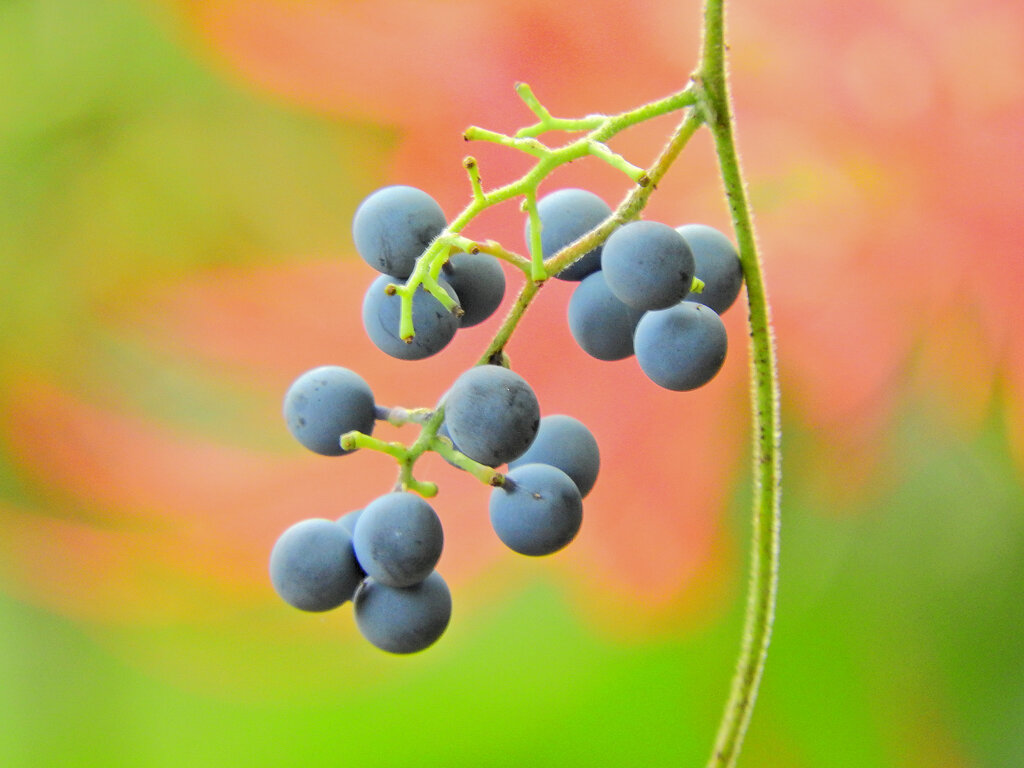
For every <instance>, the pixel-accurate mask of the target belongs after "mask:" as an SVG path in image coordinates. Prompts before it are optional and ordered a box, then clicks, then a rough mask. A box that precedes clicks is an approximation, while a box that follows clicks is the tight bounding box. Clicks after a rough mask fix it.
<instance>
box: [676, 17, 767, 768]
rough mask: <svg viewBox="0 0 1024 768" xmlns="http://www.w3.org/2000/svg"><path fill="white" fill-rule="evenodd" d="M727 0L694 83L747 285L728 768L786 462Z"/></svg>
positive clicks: (718, 741)
mask: <svg viewBox="0 0 1024 768" xmlns="http://www.w3.org/2000/svg"><path fill="white" fill-rule="evenodd" d="M723 5H724V0H706V4H705V8H704V45H703V53H702V58H701V64H700V67H699V69H698V70H697V72H696V73H695V75H694V81H695V82H696V83H697V84H698V90H699V91H700V93H701V101H700V104H701V109H702V110H703V112H704V113H705V114H704V118H705V120H706V122H707V124H708V127H709V128H710V129H711V133H712V135H713V137H714V142H715V151H716V153H717V155H718V163H719V168H720V170H721V174H722V183H723V185H724V187H725V195H726V199H727V200H728V205H729V212H730V215H731V216H732V223H733V229H734V231H735V233H736V239H737V243H738V245H739V254H740V262H741V263H742V265H743V276H744V280H745V281H746V286H747V303H748V307H749V316H748V323H749V329H750V346H751V363H750V370H751V417H752V423H753V424H752V425H753V441H754V450H753V475H754V494H753V509H752V546H751V554H750V558H751V559H750V582H749V592H748V596H747V608H746V616H745V618H744V627H743V641H742V645H741V647H740V654H739V658H738V659H737V663H736V672H735V675H734V677H733V682H732V690H731V693H730V695H729V699H728V701H727V703H726V706H725V712H724V713H723V716H722V720H721V722H720V724H719V728H718V734H717V736H716V738H715V745H714V749H713V750H712V753H711V758H710V759H709V761H708V768H729V767H730V766H733V765H735V764H736V759H737V757H738V756H739V753H740V748H741V746H742V744H743V737H744V735H745V734H746V730H747V725H748V724H749V722H750V716H751V714H752V712H753V709H754V701H755V700H756V698H757V691H758V687H759V685H760V682H761V676H762V673H763V671H764V663H765V658H766V655H767V653H768V644H769V642H770V640H771V632H772V623H773V620H774V617H775V600H776V593H777V590H778V571H779V518H780V502H781V460H782V454H781V435H782V433H781V423H780V418H779V383H778V371H777V364H776V360H775V347H774V340H773V338H772V330H771V317H770V312H769V305H768V296H767V293H766V291H765V284H764V275H763V273H762V269H761V261H760V257H759V256H758V253H757V243H756V238H755V235H754V225H753V219H752V216H751V213H750V206H749V204H748V202H747V193H746V186H745V184H744V182H743V174H742V172H741V170H740V162H739V155H738V153H737V151H736V143H735V141H734V139H733V129H732V116H731V111H730V104H729V90H728V83H727V79H726V69H725V30H724V18H723V16H724V8H723Z"/></svg>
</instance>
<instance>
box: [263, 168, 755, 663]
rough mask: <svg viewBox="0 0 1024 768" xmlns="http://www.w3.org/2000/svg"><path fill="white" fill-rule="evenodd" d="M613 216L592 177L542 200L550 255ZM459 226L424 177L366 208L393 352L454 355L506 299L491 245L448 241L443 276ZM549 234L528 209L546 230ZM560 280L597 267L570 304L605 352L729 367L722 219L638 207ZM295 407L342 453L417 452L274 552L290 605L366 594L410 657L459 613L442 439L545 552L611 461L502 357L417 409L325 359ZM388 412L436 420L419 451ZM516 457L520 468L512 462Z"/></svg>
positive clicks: (367, 624)
mask: <svg viewBox="0 0 1024 768" xmlns="http://www.w3.org/2000/svg"><path fill="white" fill-rule="evenodd" d="M610 215H611V209H610V208H609V207H608V206H607V205H606V204H605V203H604V202H603V201H602V200H601V199H600V198H598V197H597V196H596V195H593V194H592V193H590V192H586V191H584V190H579V189H563V190H560V191H558V192H555V193H553V194H550V195H548V196H546V197H544V198H542V199H541V200H540V201H538V204H537V218H538V219H539V223H540V226H541V229H540V242H541V247H542V250H543V255H544V257H548V256H551V255H553V254H554V253H556V252H558V251H560V250H561V249H562V248H564V247H565V246H567V245H569V244H571V243H572V242H574V241H576V240H577V239H579V238H580V237H581V236H583V235H585V234H586V233H587V232H589V231H590V230H592V229H594V228H595V227H597V226H598V225H600V224H601V223H602V222H603V221H604V220H605V219H606V218H607V217H608V216H610ZM445 226H446V224H445V218H444V214H443V213H442V211H441V208H440V206H438V205H437V203H436V202H434V200H433V199H432V198H431V197H430V196H429V195H427V194H426V193H425V192H422V191H420V190H418V189H414V188H412V187H403V186H393V187H385V188H384V189H381V190H378V191H377V192H375V193H373V194H372V195H370V196H369V197H368V198H367V199H366V200H365V201H364V202H363V203H362V205H360V207H359V209H358V210H357V212H356V215H355V218H354V221H353V235H354V239H355V242H356V247H357V249H358V251H359V253H360V255H361V256H362V257H363V259H364V260H365V261H366V262H367V263H368V264H370V265H371V266H373V267H374V268H376V269H377V270H378V271H381V272H382V274H381V275H380V277H378V278H377V279H376V280H374V282H373V283H372V284H371V286H370V289H369V290H368V291H367V293H366V296H365V299H364V302H363V324H364V327H365V329H366V332H367V335H368V336H369V337H370V338H371V339H372V340H373V341H374V343H375V344H376V345H377V346H378V347H379V348H380V349H381V350H382V351H384V352H386V353H387V354H389V355H392V356H394V357H397V358H400V359H403V360H418V359H421V358H424V357H428V356H430V355H433V354H436V353H437V352H439V351H440V350H441V349H443V348H444V347H445V345H447V344H448V342H449V341H450V340H451V339H452V337H453V336H454V334H455V332H456V330H457V329H458V328H459V327H465V326H468V325H475V324H477V323H480V322H482V321H484V320H485V319H487V317H489V316H490V315H491V314H492V313H493V312H494V311H495V309H496V308H497V307H498V305H499V304H500V303H501V301H502V298H503V296H504V291H505V278H504V273H503V271H502V269H501V267H500V265H498V263H497V261H496V260H495V259H494V258H493V257H491V256H488V255H485V254H482V253H475V252H454V253H442V254H441V256H440V258H439V259H437V260H436V261H435V262H434V263H432V264H429V265H427V266H428V267H429V268H428V269H427V270H426V272H425V273H424V271H423V270H422V269H419V267H418V262H417V259H419V258H420V257H421V255H422V254H424V252H431V253H437V251H429V249H430V248H431V247H432V244H434V243H436V242H439V241H438V238H439V237H440V236H441V235H442V234H443V233H444V231H445ZM534 234H535V233H534V232H532V229H531V224H530V222H529V221H528V222H527V230H526V238H527V241H528V242H529V241H530V240H531V238H532V236H533V235H534ZM449 249H450V246H449ZM437 265H439V266H437ZM418 269H419V271H417V270H418ZM414 272H415V273H416V274H417V275H420V276H421V278H420V279H419V280H418V281H416V283H415V284H416V288H415V291H414V292H412V293H411V294H409V293H406V297H407V298H406V299H405V300H406V301H407V302H408V303H407V304H406V305H405V307H403V297H402V295H401V288H402V284H403V283H405V284H406V285H409V283H406V281H408V280H409V279H410V275H413V273H414ZM424 274H425V275H426V277H424ZM695 274H696V275H697V276H698V277H699V278H700V279H701V280H702V281H703V283H704V288H703V292H702V293H700V294H693V293H691V288H692V287H693V278H694V275H695ZM556 276H557V277H559V278H562V279H567V280H575V281H579V285H578V287H577V288H576V290H575V291H574V293H573V296H572V299H571V301H570V302H569V311H568V313H569V326H570V329H571V331H572V334H573V336H574V337H575V338H576V340H577V341H578V342H579V344H580V346H581V347H582V348H583V349H584V350H585V351H586V352H588V353H589V354H591V355H593V356H594V357H597V358H599V359H601V360H617V359H622V358H624V357H628V356H629V355H631V354H634V352H635V353H636V356H637V360H638V362H639V364H640V367H641V369H642V370H643V371H644V372H645V373H646V374H647V375H648V376H649V377H650V378H651V379H652V380H654V381H655V382H656V383H657V384H659V385H661V386H663V387H667V388H669V389H674V390H685V389H693V388H694V387H697V386H700V385H702V384H704V383H706V382H707V381H708V380H710V379H711V378H712V377H713V376H714V375H715V373H717V371H718V370H719V368H720V367H721V365H722V362H723V360H724V358H725V351H726V339H725V329H724V326H723V325H722V321H721V320H720V319H719V316H718V312H721V311H724V310H725V309H727V308H728V307H729V306H730V305H731V304H732V302H733V301H734V300H735V298H736V295H737V294H738V292H739V289H740V286H741V283H742V274H741V272H740V268H739V261H738V258H737V256H736V252H735V249H734V248H733V247H732V244H731V243H730V242H729V241H728V239H727V238H726V237H725V236H724V235H722V234H721V233H719V232H717V231H716V230H713V229H711V228H710V227H704V226H701V225H687V226H685V227H680V228H679V229H673V228H671V227H669V226H668V225H665V224H660V223H657V222H650V221H633V222H630V223H628V224H625V225H624V226H622V227H620V228H619V229H617V230H616V231H615V232H614V233H613V234H612V235H611V236H610V237H609V238H608V240H607V241H606V242H605V243H604V246H603V247H598V248H595V249H594V250H593V251H591V252H590V253H588V254H586V255H584V256H583V257H581V258H580V259H578V260H577V261H575V262H574V263H573V264H571V265H570V266H569V267H567V268H566V269H564V270H563V271H562V272H561V273H559V274H558V275H556ZM429 280H433V281H434V284H433V289H434V290H435V291H438V292H440V291H443V292H444V294H446V295H447V297H448V299H449V302H448V306H446V305H445V304H443V303H442V301H440V300H439V299H438V298H437V294H436V293H435V292H432V290H428V289H426V288H425V287H424V286H425V285H427V283H428V281H429ZM406 291H408V288H406ZM410 295H411V298H408V297H409V296H410ZM403 309H404V311H406V312H407V313H408V312H409V310H410V309H411V319H412V326H413V329H414V333H413V335H412V336H411V337H409V336H407V337H406V338H402V313H403ZM460 313H461V314H460ZM406 317H407V318H408V314H407V315H406ZM284 416H285V421H286V423H287V425H288V428H289V430H290V431H291V432H292V434H293V435H294V436H295V438H296V439H297V440H298V441H299V442H300V443H302V444H303V445H304V446H305V447H307V448H309V449H310V450H311V451H314V452H316V453H320V454H323V455H326V456H342V455H347V454H349V453H351V452H352V451H353V450H355V449H356V448H358V447H371V448H377V449H379V450H383V451H385V452H388V453H391V454H392V455H394V456H395V457H396V458H397V459H398V460H399V463H400V464H401V465H402V474H401V479H400V482H399V484H398V486H397V487H396V489H395V490H394V491H392V492H390V493H386V494H384V495H383V496H380V497H378V498H377V499H375V500H374V501H372V502H371V503H370V504H368V505H367V506H366V507H364V508H362V509H359V510H356V511H353V512H350V513H348V514H346V515H343V516H342V517H341V518H339V519H338V520H335V521H332V520H328V519H321V518H315V519H310V520H303V521H301V522H299V523H296V524H295V525H293V526H292V527H291V528H289V529H288V530H286V531H285V532H284V533H283V534H282V535H281V537H280V538H279V539H278V541H277V543H276V544H275V546H274V548H273V551H272V552H271V556H270V576H271V582H272V583H273V585H274V588H275V589H276V590H277V592H278V593H279V594H280V595H281V597H282V598H283V599H284V600H285V601H286V602H288V603H289V604H291V605H293V606H295V607H296V608H300V609H302V610H306V611H326V610H330V609H332V608H336V607H338V606H340V605H342V604H343V603H345V602H347V601H349V600H351V601H352V603H353V607H354V614H355V621H356V625H357V626H358V628H359V630H360V632H361V633H362V634H363V635H364V637H366V638H367V639H368V640H369V641H370V642H371V643H373V644H374V645H375V646H377V647H379V648H381V649H383V650H386V651H390V652H392V653H413V652H416V651H419V650H422V649H424V648H426V647H427V646H429V645H431V644H432V643H433V642H435V641H436V640H437V639H438V638H439V637H440V636H441V634H442V633H443V632H444V630H445V628H446V627H447V626H448V623H449V620H450V617H451V609H452V600H451V594H450V592H449V590H448V587H447V585H446V584H445V582H444V579H442V577H441V576H440V575H439V574H438V573H437V571H436V570H435V567H436V566H437V564H438V562H439V559H440V557H441V553H442V549H443V546H444V531H443V528H442V525H441V521H440V518H439V517H438V515H437V513H436V512H435V511H434V509H433V507H432V506H431V505H430V504H429V503H428V502H427V501H426V500H425V499H424V498H422V497H421V496H420V495H417V493H413V492H412V491H418V492H419V493H421V494H423V495H426V496H431V495H433V493H435V492H436V487H435V486H433V485H432V484H423V483H418V482H417V481H415V480H414V479H413V478H412V475H411V466H412V464H413V462H414V461H415V460H416V458H418V456H419V455H420V454H421V453H422V452H423V451H424V450H428V449H429V450H434V451H436V452H438V453H440V454H441V455H442V456H443V457H444V458H445V459H446V460H447V461H448V463H449V464H452V465H453V466H456V467H458V468H460V469H463V470H466V471H469V472H472V473H473V474H474V475H475V476H476V477H478V478H479V479H481V480H482V481H483V482H486V483H488V484H489V485H492V486H494V487H493V489H492V490H491V496H490V502H489V511H490V519H491V525H492V528H493V529H494V531H495V533H496V535H497V536H498V538H499V539H500V540H501V541H502V542H503V543H504V544H505V545H506V546H508V547H509V548H510V549H512V550H513V551H515V552H518V553H520V554H524V555H530V556H544V555H550V554H553V553H555V552H558V551H559V550H561V549H562V548H563V547H565V546H566V545H567V544H569V543H570V542H571V541H572V540H573V539H574V538H575V536H576V534H577V533H578V531H579V529H580V526H581V523H582V520H583V497H585V496H586V495H587V494H588V493H589V492H590V490H591V489H592V488H593V486H594V483H595V481H596V480H597V474H598V470H599V466H600V452H599V450H598V446H597V441H596V440H595V439H594V436H593V435H592V434H591V432H590V430H589V429H587V427H586V426H584V425H583V424H582V423H581V422H580V421H578V420H577V419H575V418H573V417H571V416H567V415H562V414H558V415H551V416H546V417H544V418H541V413H540V405H539V402H538V400H537V396H536V395H535V393H534V391H533V390H532V388H531V387H530V385H529V384H528V383H527V382H526V381H525V380H524V379H523V378H522V377H521V376H520V375H519V374H517V373H515V372H514V371H512V370H510V369H508V368H506V367H503V366H501V365H497V364H488V365H480V366H477V367H474V368H471V369H469V370H467V371H464V372H463V373H462V374H461V375H460V376H459V377H458V378H457V379H456V380H455V382H454V383H453V384H452V386H451V388H450V389H449V390H448V392H447V393H445V395H444V396H443V397H442V398H441V402H440V403H439V405H438V406H437V408H435V409H432V410H431V409H419V410H417V411H409V410H406V409H402V408H394V409H392V408H386V407H383V406H380V405H378V404H377V403H376V402H375V400H374V396H373V392H372V391H371V389H370V387H369V385H368V384H367V383H366V382H365V381H364V380H363V379H362V378H361V377H360V376H359V375H358V374H356V373H354V372H352V371H350V370H347V369H345V368H341V367H338V366H322V367H319V368H315V369H313V370H311V371H307V372H306V373H304V374H302V375H301V376H299V377H298V379H296V380H295V382H294V383H293V384H292V386H291V387H290V388H289V390H288V392H287V394H286V395H285V399H284ZM382 419H383V420H389V421H392V422H393V423H398V424H401V423H406V422H414V423H418V424H419V425H420V426H421V429H422V430H423V432H422V433H421V436H420V438H419V439H418V440H417V441H416V442H415V443H414V444H413V446H412V447H410V448H408V449H402V448H397V449H396V448H395V447H394V446H395V445H396V444H394V443H387V444H384V443H381V442H380V441H376V442H375V441H374V438H373V437H372V434H373V428H374V424H375V421H377V420H382ZM505 464H507V465H508V471H507V472H505V473H501V472H498V471H496V470H495V468H496V467H500V466H502V465H505Z"/></svg>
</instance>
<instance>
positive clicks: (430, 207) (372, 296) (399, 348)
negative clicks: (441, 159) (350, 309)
mask: <svg viewBox="0 0 1024 768" xmlns="http://www.w3.org/2000/svg"><path fill="white" fill-rule="evenodd" d="M446 224H447V222H446V221H445V217H444V212H443V211H442V210H441V206H440V205H438V204H437V202H436V201H435V200H434V198H432V197H431V196H430V195H428V194H427V193H426V192H423V191H422V190H419V189H416V188H415V187H403V186H394V187H384V188H383V189H379V190H377V191H376V192H374V193H373V194H372V195H370V196H369V197H367V198H366V199H365V200H364V201H363V202H362V204H361V205H360V206H359V208H358V210H357V211H356V215H355V218H354V219H353V221H352V236H353V238H354V240H355V243H356V250H357V251H358V252H359V255H360V256H362V257H363V260H364V261H366V263H367V264H369V265H370V266H371V267H373V268H374V269H376V270H377V271H378V272H380V273H381V276H380V277H378V278H377V279H376V280H375V281H374V282H373V283H371V284H370V287H369V289H368V290H367V291H366V296H365V298H364V300H363V327H364V328H365V329H366V333H367V335H368V336H369V337H370V340H371V341H373V343H374V344H376V345H377V347H378V348H379V349H380V350H381V351H382V352H385V353H387V354H388V355H391V356H392V357H397V358H398V359H400V360H422V359H423V358H425V357H430V356H431V355H434V354H436V353H438V352H440V351H441V350H442V349H444V348H445V347H446V346H447V345H448V342H450V341H451V340H452V338H454V336H455V332H456V331H457V330H458V329H459V328H469V327H470V326H473V325H477V324H479V323H482V322H483V321H484V320H486V319H487V318H488V317H490V316H491V315H492V314H493V313H494V310H496V309H497V308H498V305H499V304H501V300H502V299H503V298H504V296H505V273H504V272H503V271H502V269H501V265H500V264H498V262H497V260H496V259H494V258H492V257H491V256H487V255H486V254H482V253H455V254H452V256H451V258H450V259H448V261H446V262H445V264H444V266H443V267H442V270H441V274H440V275H438V278H437V282H438V284H439V285H440V286H441V288H442V289H443V290H444V291H445V292H446V293H447V294H448V295H449V296H451V298H452V299H453V300H454V301H455V302H456V304H457V305H458V306H459V307H460V308H461V313H462V314H461V315H457V314H456V313H453V312H450V311H448V310H447V309H446V308H445V307H444V305H443V304H441V302H440V301H438V300H437V298H436V297H435V296H434V295H433V294H431V293H430V292H429V291H427V290H425V289H424V288H423V286H420V287H419V288H417V289H416V293H415V295H414V296H413V300H412V322H413V327H414V328H415V330H416V335H415V336H413V338H412V339H409V340H405V339H402V338H401V336H400V335H399V311H400V308H401V299H400V297H399V296H397V295H396V294H393V293H388V291H387V286H388V285H389V284H396V283H404V282H405V281H406V279H407V278H408V277H409V275H411V274H412V271H413V269H414V268H415V266H416V259H417V258H419V256H420V255H421V254H422V253H423V252H424V251H425V250H426V248H427V246H428V245H430V243H431V241H432V240H433V239H434V238H435V237H437V236H438V235H439V234H441V231H442V230H443V229H444V228H445V225H446Z"/></svg>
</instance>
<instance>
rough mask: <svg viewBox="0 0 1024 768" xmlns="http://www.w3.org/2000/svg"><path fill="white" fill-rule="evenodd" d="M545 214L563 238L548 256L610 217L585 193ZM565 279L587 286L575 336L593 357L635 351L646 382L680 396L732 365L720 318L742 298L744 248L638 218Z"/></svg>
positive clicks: (578, 300) (574, 318)
mask: <svg viewBox="0 0 1024 768" xmlns="http://www.w3.org/2000/svg"><path fill="white" fill-rule="evenodd" d="M552 201H553V202H552ZM602 206H603V208H602ZM537 209H538V213H539V215H540V220H541V226H542V230H541V231H542V232H544V231H547V230H548V229H552V230H554V231H556V232H557V233H558V237H557V239H556V238H552V240H551V244H550V251H549V250H548V249H549V244H548V241H544V255H545V256H546V257H547V256H551V255H553V254H554V253H555V252H557V251H558V250H559V249H560V248H562V247H564V246H565V245H567V244H569V243H571V242H573V241H574V240H577V239H579V238H580V237H582V236H583V235H585V234H586V233H587V232H588V231H590V229H593V227H594V226H595V223H594V221H593V219H594V218H595V217H596V216H597V212H598V211H600V210H605V211H607V213H606V214H605V215H606V216H607V215H610V214H611V210H610V209H609V208H608V206H607V205H605V204H604V202H603V201H602V200H600V198H597V197H596V196H594V195H592V194H591V193H590V192H586V191H584V190H580V189H563V190H559V191H558V192H554V193H552V194H550V195H548V196H547V197H545V198H543V199H541V200H540V201H539V202H538V205H537ZM600 221H601V219H599V220H598V222H597V223H600ZM580 265H585V266H584V267H582V268H581V267H580ZM557 276H558V277H565V278H566V279H570V280H579V281H580V284H579V286H577V288H576V289H575V290H574V291H573V294H572V298H571V299H570V301H569V311H568V315H569V330H570V332H571V333H572V336H573V338H574V339H575V340H576V343H577V344H579V345H580V347H581V348H582V349H583V351H584V352H586V353H587V354H589V355H590V356H591V357H595V358H597V359H598V360H622V359H624V358H627V357H629V356H630V355H633V354H636V358H637V362H638V363H639V364H640V368H641V370H643V372H644V373H645V374H647V376H648V378H650V379H651V380H652V381H654V383H655V384H658V385H659V386H662V387H665V388H666V389H671V390H677V391H681V390H689V389H696V388H697V387H700V386H702V385H704V384H706V383H707V382H708V381H710V380H711V379H712V378H713V377H714V375H715V374H716V373H718V371H719V370H720V369H721V367H722V364H723V363H724V362H725V355H726V350H727V346H728V344H727V338H726V333H725V326H724V325H723V324H722V320H721V318H720V317H719V315H720V314H721V313H722V312H724V311H725V310H726V309H728V308H729V307H730V306H732V304H733V302H734V301H735V300H736V297H737V296H738V295H739V291H740V287H741V286H742V284H743V272H742V269H741V267H740V260H739V255H738V254H737V253H736V249H735V248H734V247H733V245H732V243H731V242H729V239H728V238H727V237H726V236H725V235H723V234H722V233H721V232H719V231H718V230H716V229H713V228H712V227H709V226H706V225H703V224H687V225H685V226H681V227H678V228H676V229H673V228H672V227H670V226H668V225H667V224H661V223H659V222H656V221H632V222H629V223H628V224H625V225H624V226H622V227H620V228H619V229H617V230H615V232H613V233H612V235H611V236H610V237H609V238H608V240H607V241H605V243H604V245H603V246H602V247H599V248H595V249H594V250H593V251H590V252H589V253H587V254H586V255H584V256H583V257H582V258H581V259H579V260H578V261H576V262H574V263H573V264H572V265H571V266H570V267H569V268H568V269H566V270H563V271H562V272H561V273H559V274H558V275H557ZM695 277H696V278H698V279H700V280H701V281H702V282H703V283H704V287H703V290H702V292H701V293H693V292H692V291H691V287H692V284H693V279H694V278H695Z"/></svg>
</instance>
